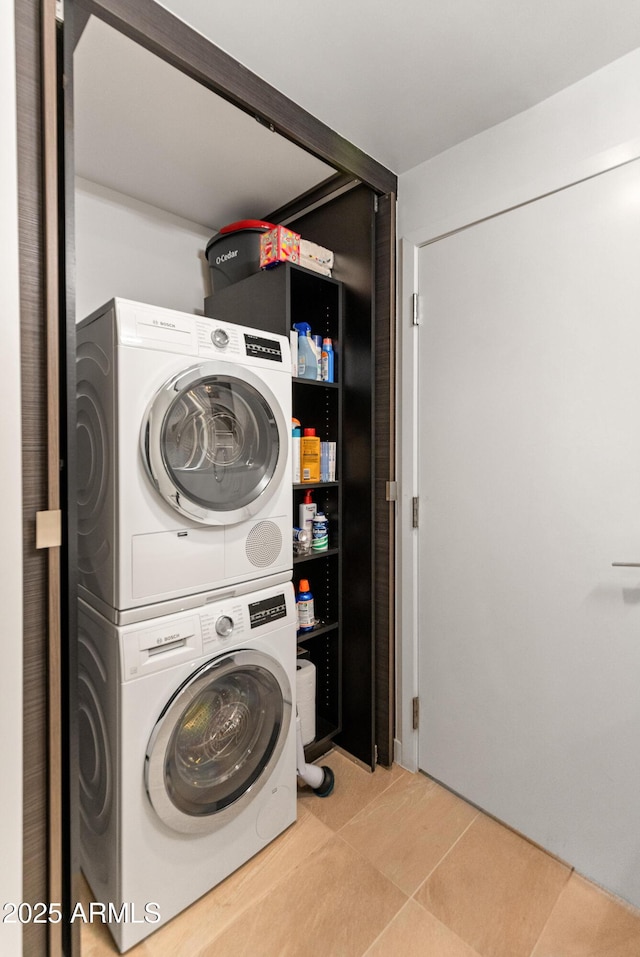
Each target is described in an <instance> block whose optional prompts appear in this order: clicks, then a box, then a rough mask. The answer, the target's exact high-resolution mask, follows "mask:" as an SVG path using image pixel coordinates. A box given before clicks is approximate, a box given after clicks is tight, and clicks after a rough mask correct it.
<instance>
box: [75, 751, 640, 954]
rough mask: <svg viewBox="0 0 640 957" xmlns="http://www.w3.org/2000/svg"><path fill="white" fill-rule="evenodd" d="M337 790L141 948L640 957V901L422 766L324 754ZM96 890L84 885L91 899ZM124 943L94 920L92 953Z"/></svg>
mask: <svg viewBox="0 0 640 957" xmlns="http://www.w3.org/2000/svg"><path fill="white" fill-rule="evenodd" d="M323 763H325V764H329V765H330V766H331V767H332V768H333V770H334V772H335V775H336V786H335V790H334V792H333V794H332V795H331V796H330V797H328V798H325V799H320V798H317V797H316V796H315V795H314V794H313V793H312V792H311V791H309V790H308V789H302V790H301V791H300V792H299V798H298V811H299V814H298V821H297V822H296V824H294V825H293V826H292V827H290V828H289V829H288V831H286V832H285V833H284V834H282V835H281V836H280V837H279V838H277V840H275V841H274V842H273V843H272V844H270V845H269V846H268V847H266V848H265V849H264V850H263V851H262V852H261V853H260V854H259V855H257V856H256V857H255V858H253V860H251V861H249V862H248V863H247V864H245V866H244V867H242V868H240V870H238V871H236V873H235V874H233V875H232V876H231V877H229V878H228V879H227V880H226V881H224V882H223V883H222V884H220V885H219V886H218V887H216V888H214V890H212V891H211V892H210V893H209V894H206V895H205V896H204V897H202V898H200V900H199V901H197V902H196V903H195V904H194V905H193V906H192V907H190V908H189V909H188V910H186V911H184V912H183V913H182V914H180V915H179V916H178V917H176V918H175V919H174V920H172V921H171V922H170V923H169V924H167V925H166V927H163V928H162V929H161V930H159V931H156V933H154V934H153V935H152V936H151V937H148V938H147V939H146V940H145V941H143V942H142V943H141V944H138V945H137V946H136V947H134V948H133V949H132V950H130V951H128V953H129V955H131V957H175V955H179V957H183V955H184V957H364V955H366V957H400V955H401V957H423V955H425V957H640V912H638V911H635V910H633V909H631V908H630V907H628V906H626V905H625V904H623V903H622V902H620V901H618V900H616V899H614V898H612V897H610V896H609V895H608V894H605V893H604V892H603V891H601V890H600V889H599V888H597V887H595V886H594V885H593V884H590V883H589V882H588V881H586V880H584V879H583V878H581V877H579V876H578V875H577V874H575V873H574V872H572V871H571V868H569V867H567V866H566V865H564V864H562V863H560V862H559V861H557V860H556V859H555V858H553V857H550V856H549V855H547V854H545V853H544V852H543V851H541V850H540V849H539V848H537V847H535V846H534V845H532V844H530V843H528V842H527V841H526V840H524V839H522V838H521V837H519V836H517V835H516V834H514V833H513V832H512V831H510V830H508V828H505V827H502V826H501V825H500V824H497V823H496V822H495V821H494V820H493V819H491V818H489V817H487V816H486V815H484V814H482V813H480V812H478V811H477V810H476V809H475V808H473V807H471V806H470V805H468V804H466V803H465V802H464V801H462V800H460V799H459V798H457V797H455V796H454V795H452V794H450V793H449V792H448V791H446V790H445V789H444V788H441V787H440V786H439V785H437V784H435V783H434V782H433V781H430V780H429V779H428V778H426V777H424V776H423V775H414V774H410V773H409V772H407V771H404V770H403V769H402V768H399V767H395V766H394V767H393V768H392V769H391V770H385V769H378V770H377V771H376V772H375V774H369V773H368V772H367V771H364V770H363V769H362V768H360V767H359V766H357V765H356V764H354V763H353V762H352V761H350V760H348V759H347V758H346V757H345V756H344V755H342V754H340V753H339V752H332V753H331V754H330V755H328V756H326V757H325V758H324V759H323ZM90 899H91V892H90V891H89V889H88V888H86V900H87V901H88V900H90ZM115 953H117V951H116V949H115V947H114V945H113V943H112V942H111V938H110V936H109V933H108V931H107V929H106V927H104V926H102V925H100V924H87V925H83V927H82V957H111V955H113V954H115Z"/></svg>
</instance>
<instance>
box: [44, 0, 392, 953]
mask: <svg viewBox="0 0 640 957" xmlns="http://www.w3.org/2000/svg"><path fill="white" fill-rule="evenodd" d="M30 2H33V3H35V2H36V0H30ZM92 14H93V15H95V16H96V17H98V18H99V19H101V20H103V21H104V22H105V23H107V24H108V25H109V26H111V27H113V28H114V29H116V30H118V31H119V32H120V33H122V34H123V35H125V36H127V37H129V38H130V39H131V40H133V41H135V42H136V43H138V44H140V46H142V47H143V48H145V49H147V50H148V51H150V52H151V53H154V54H155V55H156V56H159V57H160V58H161V59H163V60H165V61H166V62H167V63H169V64H170V65H172V66H174V67H175V68H176V69H178V70H180V71H181V72H183V73H185V74H186V75H187V76H190V77H191V78H192V79H194V80H196V81H197V82H199V83H201V84H202V85H203V86H205V87H206V88H208V89H210V90H212V91H213V92H214V93H217V94H218V95H219V96H222V97H223V98H225V99H226V100H228V101H229V102H230V103H233V104H234V105H235V106H237V107H239V108H240V109H243V110H244V111H245V112H247V113H249V114H250V115H252V116H254V117H256V119H258V120H259V121H260V122H261V123H263V124H265V125H266V126H268V127H269V128H270V129H272V130H274V131H275V132H277V133H279V134H281V135H283V136H285V137H286V138H287V139H289V140H290V141H291V142H293V143H295V144H296V145H298V146H300V147H301V148H302V149H304V150H306V151H308V152H309V153H311V154H313V155H315V156H316V157H318V158H319V159H321V160H323V161H324V162H326V163H328V164H329V165H331V166H332V167H333V168H334V169H336V170H337V173H336V175H335V176H334V177H331V178H330V179H329V180H328V181H327V182H326V183H325V184H323V186H322V187H321V188H320V189H319V190H318V193H317V196H316V201H317V202H319V203H321V202H330V201H331V197H332V195H336V193H339V192H340V191H341V190H343V189H348V188H349V184H355V183H362V184H364V185H366V186H368V187H369V188H370V189H371V190H372V191H373V192H374V193H375V194H376V196H377V197H378V198H379V203H380V205H379V211H380V214H381V215H379V216H378V217H377V220H376V228H375V236H374V247H375V270H376V284H375V295H374V314H375V317H376V359H375V382H374V383H372V388H373V390H374V395H375V419H376V424H377V431H376V448H375V475H374V487H375V521H376V552H375V557H374V560H375V570H376V574H375V585H376V594H375V596H373V598H374V602H375V606H376V631H375V656H376V676H375V680H376V693H377V694H376V697H377V709H376V734H377V741H378V761H379V762H380V763H381V764H385V765H388V764H390V763H391V762H392V760H393V684H394V674H393V651H394V606H393V583H394V541H395V535H394V522H395V512H394V508H395V506H394V504H393V503H392V502H390V501H389V495H388V488H389V486H388V483H389V482H392V481H393V480H394V479H395V454H394V434H395V407H394V392H395V345H394V343H395V282H394V276H395V195H396V191H397V177H396V176H395V174H393V173H392V172H390V171H389V170H387V169H385V167H383V166H382V165H381V164H379V163H378V162H377V161H376V160H374V159H372V158H371V157H369V156H367V154H365V153H364V152H362V151H361V150H359V149H357V148H356V147H354V146H353V145H352V144H350V143H349V142H348V141H347V140H345V139H344V138H342V137H340V136H339V135H338V134H336V133H335V132H334V131H333V130H331V129H330V128H329V127H327V126H325V125H324V124H323V123H321V122H320V121H319V120H317V119H316V118H315V117H313V116H312V115H311V114H309V113H307V112H306V111H305V110H303V109H302V108H301V107H299V106H298V105H297V104H296V103H294V102H293V101H292V100H290V99H288V98H287V97H285V96H284V95H283V94H282V93H280V92H279V91H278V90H276V89H274V88H273V87H272V86H270V85H269V84H267V83H266V82H265V81H263V80H261V79H260V78H259V77H257V76H256V75H255V74H253V73H251V71H249V70H247V69H246V68H245V67H243V66H242V65H241V64H239V63H237V61H235V60H233V59H232V58H231V57H230V56H229V55H228V54H226V53H224V51H222V50H220V49H219V48H218V47H216V46H215V45H214V44H213V43H211V42H210V41H209V40H208V39H206V38H205V37H203V36H202V35H201V34H199V33H197V32H196V31H194V30H193V29H192V28H191V27H189V26H188V25H187V24H185V23H184V22H183V21H181V20H179V19H178V18H177V17H175V16H174V15H173V14H171V13H170V12H169V11H167V10H166V9H165V8H164V7H161V6H158V4H156V3H155V2H153V0H65V13H64V16H65V23H64V30H63V37H64V39H63V52H62V59H63V63H64V84H62V83H61V91H60V92H61V124H60V125H61V128H62V129H63V131H64V132H63V140H64V142H63V154H62V157H61V161H60V162H61V169H62V170H63V179H64V189H63V209H62V212H61V216H62V220H63V224H64V229H63V233H62V234H61V250H62V256H63V259H64V260H65V261H64V263H63V265H64V276H63V280H62V288H63V295H64V297H65V306H64V307H63V308H61V317H62V318H61V323H62V325H61V328H62V330H63V336H64V337H65V339H66V342H65V346H64V349H63V351H64V354H65V356H66V371H67V377H66V381H65V393H64V395H63V397H62V406H63V409H64V412H65V421H66V424H67V430H68V432H67V434H68V435H69V436H70V438H69V441H68V443H67V465H68V471H69V473H72V472H73V463H74V456H75V448H74V443H73V431H72V430H73V422H74V417H75V376H74V368H73V366H74V356H75V316H74V313H75V308H74V306H75V291H74V290H75V274H74V262H75V256H74V227H73V223H74V199H73V196H74V167H73V50H74V48H75V45H76V43H77V40H78V38H79V35H80V33H81V30H82V29H83V28H84V26H85V24H86V22H87V19H88V17H89V16H90V15H92ZM74 24H75V28H74ZM65 316H66V319H65ZM66 492H67V499H66V502H65V506H66V513H67V514H66V518H67V528H68V529H69V540H71V538H72V537H73V536H74V534H75V532H74V530H75V526H76V518H75V491H74V488H73V483H72V481H70V482H69V483H68V485H67V487H66ZM68 564H69V581H68V592H67V594H66V595H63V607H64V608H65V610H66V614H67V629H68V630H67V634H68V635H70V636H71V635H72V634H73V630H74V629H73V622H74V620H75V601H76V581H75V577H74V572H73V569H72V566H73V553H72V552H70V560H69V563H68ZM70 644H71V642H70ZM66 664H67V666H68V669H69V672H70V674H71V673H72V672H73V668H74V656H73V649H72V648H71V647H70V648H69V649H68V656H67V661H66ZM70 680H71V677H70V675H69V681H70ZM70 689H71V685H70V684H67V686H66V690H67V692H69V690H70ZM71 691H72V689H71ZM71 698H72V699H73V700H75V695H74V693H73V692H72V693H71ZM67 700H69V699H67ZM63 717H64V719H65V720H66V722H67V725H68V726H67V727H66V728H65V733H64V734H63V743H64V744H67V745H68V751H69V753H68V755H67V760H66V766H67V768H68V769H69V772H70V780H69V793H68V795H66V796H65V797H66V798H67V807H68V809H69V820H68V822H67V825H68V826H67V829H66V830H65V832H64V838H65V847H64V849H63V858H64V862H65V874H64V890H63V897H64V899H65V901H66V902H69V903H71V904H72V903H73V902H74V901H76V900H78V899H79V898H78V894H79V887H78V885H79V865H78V853H77V845H76V842H77V834H78V795H77V780H78V778H77V767H78V763H77V725H76V720H75V711H74V708H73V706H71V707H70V708H69V709H68V711H67V712H66V713H64V710H63ZM73 929H74V932H73V933H72V934H71V935H70V936H68V938H67V939H65V941H64V947H65V953H66V954H69V955H70V957H76V955H79V954H80V948H79V935H78V933H77V926H76V925H74V928H73Z"/></svg>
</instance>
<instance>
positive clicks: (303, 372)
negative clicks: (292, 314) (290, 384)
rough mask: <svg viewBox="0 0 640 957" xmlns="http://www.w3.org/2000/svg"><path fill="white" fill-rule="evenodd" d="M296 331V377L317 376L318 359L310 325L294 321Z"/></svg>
mask: <svg viewBox="0 0 640 957" xmlns="http://www.w3.org/2000/svg"><path fill="white" fill-rule="evenodd" d="M293 328H294V329H295V330H296V331H297V333H298V377H299V378H301V379H317V378H318V359H317V356H316V350H315V346H314V344H313V339H312V338H311V326H310V325H309V323H308V322H294V324H293Z"/></svg>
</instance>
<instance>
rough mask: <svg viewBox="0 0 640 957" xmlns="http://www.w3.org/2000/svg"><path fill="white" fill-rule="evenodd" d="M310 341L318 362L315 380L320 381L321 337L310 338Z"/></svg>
mask: <svg viewBox="0 0 640 957" xmlns="http://www.w3.org/2000/svg"><path fill="white" fill-rule="evenodd" d="M311 339H312V341H313V347H314V349H315V350H316V360H317V362H318V371H317V374H316V379H317V380H318V381H320V380H321V379H322V336H311Z"/></svg>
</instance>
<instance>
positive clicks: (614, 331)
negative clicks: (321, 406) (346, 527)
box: [418, 161, 640, 905]
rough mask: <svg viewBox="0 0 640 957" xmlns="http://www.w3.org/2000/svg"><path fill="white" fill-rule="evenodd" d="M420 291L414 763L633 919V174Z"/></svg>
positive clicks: (638, 240)
mask: <svg viewBox="0 0 640 957" xmlns="http://www.w3.org/2000/svg"><path fill="white" fill-rule="evenodd" d="M419 288H420V295H421V303H422V315H423V319H422V325H421V328H420V346H419V350H420V352H419V368H420V377H419V380H420V381H419V413H418V416H419V418H418V421H419V465H420V489H419V492H420V530H419V542H420V544H419V594H420V599H419V602H420V606H419V616H418V618H419V621H420V634H419V689H420V731H419V760H420V767H421V768H422V769H423V770H424V771H426V772H428V773H429V774H431V775H432V776H433V777H435V778H436V779H438V780H440V781H442V782H444V783H445V784H446V785H448V786H449V787H451V788H452V789H454V790H455V791H457V792H459V793H461V794H462V795H464V796H465V797H467V798H468V799H470V800H471V801H473V802H475V803H477V804H478V805H479V806H480V807H482V808H484V809H485V810H487V811H488V812H490V813H492V814H494V815H496V816H497V817H499V818H500V819H502V820H503V821H505V822H506V823H508V824H509V825H511V826H513V827H515V828H516V829H518V830H520V831H522V832H523V833H524V834H526V835H528V836H529V837H531V838H532V839H533V840H535V841H537V842H539V843H540V844H542V845H543V846H544V847H546V848H548V849H549V850H551V851H552V852H554V853H556V854H558V855H559V856H560V857H561V858H564V859H565V860H567V861H568V862H570V863H571V864H573V865H574V866H575V867H576V868H577V869H578V870H579V871H580V872H581V873H583V874H586V875H587V876H589V877H591V878H593V879H594V880H596V881H598V882H599V883H601V884H603V885H604V886H606V887H608V888H609V889H611V890H612V891H614V892H615V893H618V894H620V895H622V896H623V897H626V898H627V899H628V900H631V901H632V902H633V903H635V904H636V905H640V567H638V568H614V567H612V562H638V563H640V161H638V162H635V163H632V164H630V165H627V166H624V167H621V168H619V169H617V170H613V171H611V172H608V173H606V174H603V175H601V176H599V177H596V178H594V179H591V180H588V181H586V182H582V183H579V184H577V185H575V186H573V187H571V188H568V189H566V190H563V191H561V192H559V193H555V194H553V195H551V196H547V197H545V198H543V199H541V200H539V201H536V202H534V203H531V204H529V205H527V206H523V207H521V208H518V209H516V210H513V211H511V212H509V213H506V214H504V215H501V216H498V217H496V218H494V219H491V220H489V221H486V222H483V223H481V224H478V225H476V226H473V227H471V228H469V229H467V230H464V231H461V232H459V233H456V234H454V235H452V236H449V237H447V238H445V239H443V240H441V241H438V242H435V243H433V244H431V245H429V246H425V247H423V248H422V249H421V250H420V256H419Z"/></svg>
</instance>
